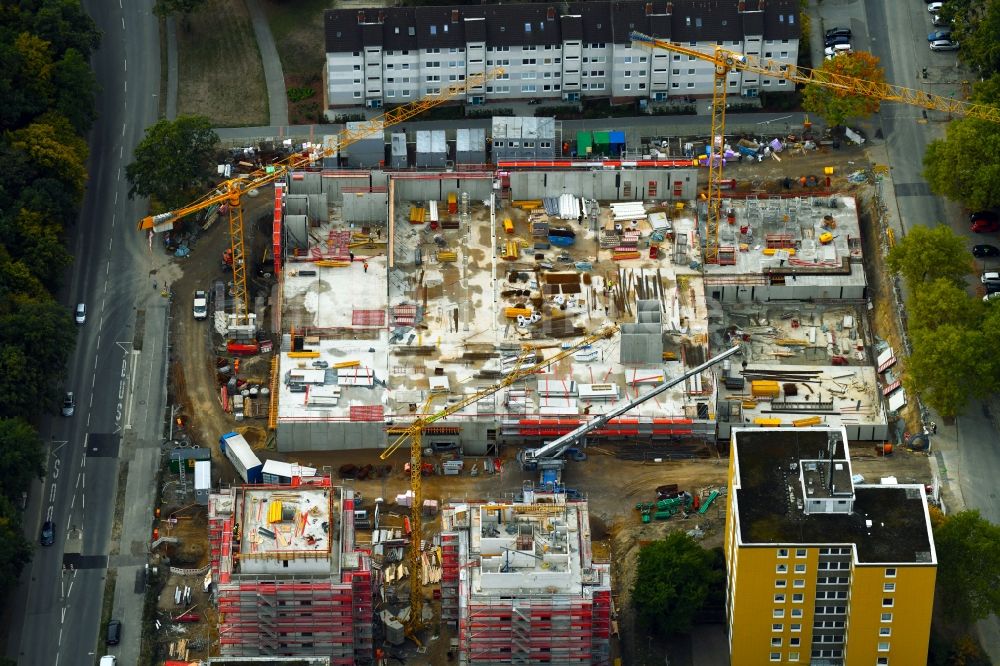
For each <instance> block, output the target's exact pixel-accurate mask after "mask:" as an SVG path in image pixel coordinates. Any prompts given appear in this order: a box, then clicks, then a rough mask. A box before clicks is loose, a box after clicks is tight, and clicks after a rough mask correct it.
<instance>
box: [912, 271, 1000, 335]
mask: <svg viewBox="0 0 1000 666" xmlns="http://www.w3.org/2000/svg"><path fill="white" fill-rule="evenodd" d="M906 311H907V313H908V315H909V317H910V329H911V330H913V329H917V328H923V329H927V330H931V331H933V330H934V329H936V328H937V327H938V326H940V325H942V324H953V325H955V326H958V327H960V328H977V327H978V326H979V325H980V322H981V321H982V319H983V316H984V315H985V313H986V304H985V303H983V301H982V300H981V299H979V298H972V297H970V296H969V294H968V292H966V291H965V289H964V288H963V287H959V286H957V285H956V284H955V283H954V282H953V281H952V280H948V279H946V278H938V279H936V280H934V281H933V282H929V283H925V284H923V285H922V286H920V288H918V289H914V290H913V292H912V294H911V296H910V298H909V300H908V301H907V303H906Z"/></svg>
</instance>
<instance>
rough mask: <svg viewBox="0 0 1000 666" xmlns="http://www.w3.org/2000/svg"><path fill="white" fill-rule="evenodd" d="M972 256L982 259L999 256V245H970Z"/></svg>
mask: <svg viewBox="0 0 1000 666" xmlns="http://www.w3.org/2000/svg"><path fill="white" fill-rule="evenodd" d="M972 256H973V257H978V258H979V259H982V258H984V257H1000V247H997V246H996V245H988V244H985V243H984V244H983V245H974V246H973V247H972Z"/></svg>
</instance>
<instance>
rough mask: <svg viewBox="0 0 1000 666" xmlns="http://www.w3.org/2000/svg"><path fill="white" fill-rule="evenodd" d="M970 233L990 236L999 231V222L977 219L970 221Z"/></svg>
mask: <svg viewBox="0 0 1000 666" xmlns="http://www.w3.org/2000/svg"><path fill="white" fill-rule="evenodd" d="M972 231H974V232H975V233H977V234H991V233H993V232H995V231H1000V221H997V220H990V219H987V218H979V219H976V220H973V221H972Z"/></svg>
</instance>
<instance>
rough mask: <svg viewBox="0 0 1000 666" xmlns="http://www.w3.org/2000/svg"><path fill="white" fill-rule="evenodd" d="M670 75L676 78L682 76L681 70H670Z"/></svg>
mask: <svg viewBox="0 0 1000 666" xmlns="http://www.w3.org/2000/svg"><path fill="white" fill-rule="evenodd" d="M670 73H671V74H673V75H674V76H680V75H681V70H679V69H672V70H670Z"/></svg>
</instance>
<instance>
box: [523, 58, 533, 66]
mask: <svg viewBox="0 0 1000 666" xmlns="http://www.w3.org/2000/svg"><path fill="white" fill-rule="evenodd" d="M521 64H522V65H534V64H535V59H534V58H521Z"/></svg>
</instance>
